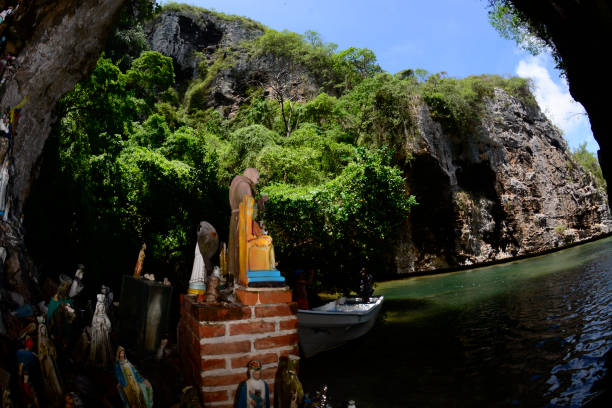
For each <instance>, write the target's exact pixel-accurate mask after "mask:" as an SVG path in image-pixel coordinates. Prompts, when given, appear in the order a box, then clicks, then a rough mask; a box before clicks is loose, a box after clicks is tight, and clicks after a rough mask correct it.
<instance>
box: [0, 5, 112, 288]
mask: <svg viewBox="0 0 612 408" xmlns="http://www.w3.org/2000/svg"><path fill="white" fill-rule="evenodd" d="M123 1H124V0H46V1H42V0H39V1H32V2H20V9H19V10H18V13H17V15H16V16H15V17H18V18H14V19H13V20H9V21H8V24H9V25H10V27H8V28H7V30H12V32H13V33H16V37H19V38H16V39H15V40H14V41H10V40H9V42H11V43H9V44H8V45H7V49H6V52H12V53H17V54H16V61H15V63H14V71H13V72H11V73H10V77H7V78H5V79H6V83H5V84H4V85H3V86H2V88H1V89H0V106H1V107H2V111H3V112H6V111H8V110H10V109H12V108H16V107H21V111H20V112H19V115H18V116H19V118H18V119H17V115H14V120H13V129H12V134H11V138H10V145H11V147H10V148H9V149H8V150H7V153H6V155H7V157H8V160H9V174H10V179H9V180H10V182H9V185H8V194H7V205H8V206H9V209H8V217H6V218H7V219H6V220H5V221H2V220H0V246H4V247H5V248H6V249H7V250H8V257H7V264H6V266H5V268H6V278H7V280H8V281H9V282H10V283H11V284H12V285H13V287H14V288H16V289H18V290H19V291H20V292H21V293H23V294H26V296H27V294H28V289H27V287H25V286H26V282H27V281H28V279H26V276H27V275H29V274H31V273H32V269H31V266H30V262H29V261H28V258H27V256H25V248H24V244H23V242H24V239H23V234H24V231H23V230H22V228H21V221H20V215H21V209H22V207H23V203H24V201H25V199H26V197H27V196H28V192H29V189H30V185H31V183H32V181H33V180H34V178H35V177H36V165H37V161H38V159H39V157H40V155H41V152H42V149H43V146H44V144H45V141H46V139H47V137H48V136H49V133H50V131H51V126H52V125H53V123H54V120H55V118H54V116H53V109H54V106H55V104H56V102H57V101H58V100H59V98H61V97H62V96H63V95H64V94H65V93H66V92H67V91H69V90H70V89H72V88H73V87H74V85H75V84H76V82H77V81H79V80H80V79H81V78H83V77H84V76H85V75H87V74H88V73H89V72H90V71H91V70H92V69H93V67H94V66H95V64H96V61H97V60H98V57H99V55H100V52H101V50H102V48H103V46H104V44H105V42H106V37H107V35H108V33H109V30H110V27H111V25H112V23H113V19H114V17H115V15H116V13H117V11H118V9H119V7H120V6H121V4H122V3H123ZM3 158H4V157H3ZM52 199H61V198H60V197H53V198H52Z"/></svg>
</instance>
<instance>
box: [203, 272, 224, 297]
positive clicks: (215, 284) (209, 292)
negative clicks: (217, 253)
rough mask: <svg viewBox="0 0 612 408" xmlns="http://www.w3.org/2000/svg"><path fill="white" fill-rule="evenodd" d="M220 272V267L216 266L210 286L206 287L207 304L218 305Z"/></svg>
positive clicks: (210, 279) (209, 280) (209, 281)
mask: <svg viewBox="0 0 612 408" xmlns="http://www.w3.org/2000/svg"><path fill="white" fill-rule="evenodd" d="M219 271H220V270H219V267H218V266H215V270H214V271H213V273H212V275H210V277H209V278H208V285H207V286H206V303H217V301H218V300H219V279H220V278H221V276H220V273H219Z"/></svg>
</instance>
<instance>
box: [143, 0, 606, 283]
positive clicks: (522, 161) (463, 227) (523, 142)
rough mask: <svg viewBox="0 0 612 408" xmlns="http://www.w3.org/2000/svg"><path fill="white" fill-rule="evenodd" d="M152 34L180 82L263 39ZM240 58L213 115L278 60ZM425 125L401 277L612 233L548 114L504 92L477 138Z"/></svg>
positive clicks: (212, 19) (221, 81)
mask: <svg viewBox="0 0 612 408" xmlns="http://www.w3.org/2000/svg"><path fill="white" fill-rule="evenodd" d="M148 31H149V34H148V38H149V41H150V43H151V48H152V49H154V50H157V51H160V52H162V53H164V54H166V55H169V56H172V57H173V58H174V61H175V65H176V67H177V71H178V72H180V73H182V74H181V75H182V76H180V77H179V79H180V81H188V80H190V79H194V78H197V77H198V63H199V62H198V61H202V60H203V59H202V58H206V60H205V61H206V63H207V64H208V65H210V64H212V63H213V61H214V59H215V53H217V52H219V50H223V49H234V50H236V49H238V50H239V48H240V42H241V41H244V40H248V39H253V38H256V37H257V36H259V35H261V34H262V32H263V30H262V28H261V27H259V26H256V25H253V24H252V22H248V21H247V22H245V21H241V20H239V19H238V20H236V19H234V20H227V19H222V18H220V17H219V16H216V15H215V14H214V13H213V14H210V13H206V12H202V11H196V12H194V11H189V10H183V11H179V10H170V11H166V12H164V13H162V14H161V15H160V16H158V18H157V19H156V20H155V21H153V22H152V23H151V24H149V27H148ZM234 54H235V55H234V60H233V62H232V64H231V65H227V66H225V67H223V68H222V69H220V70H219V71H217V72H214V73H213V74H214V75H213V76H211V77H209V79H208V81H209V89H208V90H207V101H206V107H210V106H214V107H216V108H217V109H222V110H224V109H223V108H224V107H228V108H229V107H232V108H233V109H235V107H236V106H237V104H239V103H240V101H241V100H242V98H243V97H244V91H245V89H246V88H247V86H248V80H247V79H248V78H253V77H254V76H256V75H257V73H258V72H260V71H265V70H267V69H269V66H267V64H269V61H265V60H257V59H252V58H251V59H249V58H247V57H246V56H244V55H241V54H240V52H238V53H234ZM312 86H313V88H315V89H316V87H315V85H314V83H313V85H312ZM224 111H226V112H227V111H228V110H224ZM417 122H418V132H417V134H418V135H419V136H418V137H417V138H415V139H411V140H407V141H406V146H405V149H406V151H409V152H411V153H412V154H413V156H414V160H413V161H411V162H410V163H409V164H408V165H407V166H406V168H405V174H406V176H407V180H408V182H409V184H410V185H409V188H410V193H411V194H414V195H416V198H417V201H418V202H419V203H420V205H419V206H418V207H416V208H415V209H413V213H412V215H411V216H410V219H409V220H408V221H407V222H406V228H405V230H404V233H403V236H402V239H401V240H400V242H399V244H398V246H397V248H395V250H394V252H395V261H396V266H397V271H398V272H414V271H423V270H433V269H439V268H455V267H461V266H467V265H473V264H479V263H486V262H492V261H497V260H502V259H507V258H511V257H515V256H521V255H527V254H534V253H538V252H541V251H545V250H548V249H553V248H557V247H561V246H565V245H568V244H571V243H574V242H579V241H582V240H585V239H590V238H594V237H597V236H601V235H604V234H607V233H609V232H610V231H611V229H612V221H611V218H610V211H609V208H608V204H607V197H606V195H605V193H604V192H602V191H600V190H598V189H597V188H596V187H595V184H594V181H593V180H592V179H591V177H590V175H588V174H587V173H585V172H584V171H583V169H582V168H580V166H578V165H577V164H575V163H573V162H572V160H571V158H570V154H569V151H568V147H567V144H566V142H565V141H564V139H563V138H562V136H561V135H560V134H559V132H558V130H557V129H556V128H555V127H554V126H553V125H552V124H551V123H550V122H549V121H548V120H547V119H546V117H545V116H544V115H543V114H542V112H541V111H540V110H539V109H537V108H533V107H527V106H524V105H523V104H522V103H521V102H520V101H519V100H518V99H516V98H513V97H511V96H509V95H508V94H506V93H505V92H504V91H502V90H496V92H495V95H494V97H492V98H490V99H489V100H487V101H486V103H485V113H484V115H483V117H482V120H481V123H480V127H479V129H478V132H476V135H477V136H476V137H474V138H472V139H466V138H464V139H461V138H459V137H457V136H453V135H449V134H446V133H444V131H443V130H442V127H441V126H440V124H438V123H436V122H435V121H433V120H432V118H431V117H430V115H429V111H428V108H427V106H426V105H425V104H424V103H423V104H421V105H420V108H419V113H418V120H417Z"/></svg>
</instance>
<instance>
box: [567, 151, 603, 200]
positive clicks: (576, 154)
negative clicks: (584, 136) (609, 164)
mask: <svg viewBox="0 0 612 408" xmlns="http://www.w3.org/2000/svg"><path fill="white" fill-rule="evenodd" d="M572 160H574V161H575V162H576V163H578V164H579V165H580V166H582V168H583V169H584V170H586V171H587V172H588V173H589V174H591V176H593V179H594V180H595V184H596V185H597V187H598V188H599V189H601V190H602V191H606V179H604V176H603V173H602V171H601V167H600V166H599V161H598V160H597V157H595V155H594V154H593V153H591V152H590V151H588V150H587V148H586V142H584V143H582V144H581V145H580V146H579V147H578V148H577V149H575V150H573V151H572Z"/></svg>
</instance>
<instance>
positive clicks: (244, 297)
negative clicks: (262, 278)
mask: <svg viewBox="0 0 612 408" xmlns="http://www.w3.org/2000/svg"><path fill="white" fill-rule="evenodd" d="M236 297H237V298H238V301H239V302H240V303H242V304H243V305H248V306H252V305H256V304H257V302H258V301H259V292H255V291H251V290H246V289H236Z"/></svg>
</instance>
